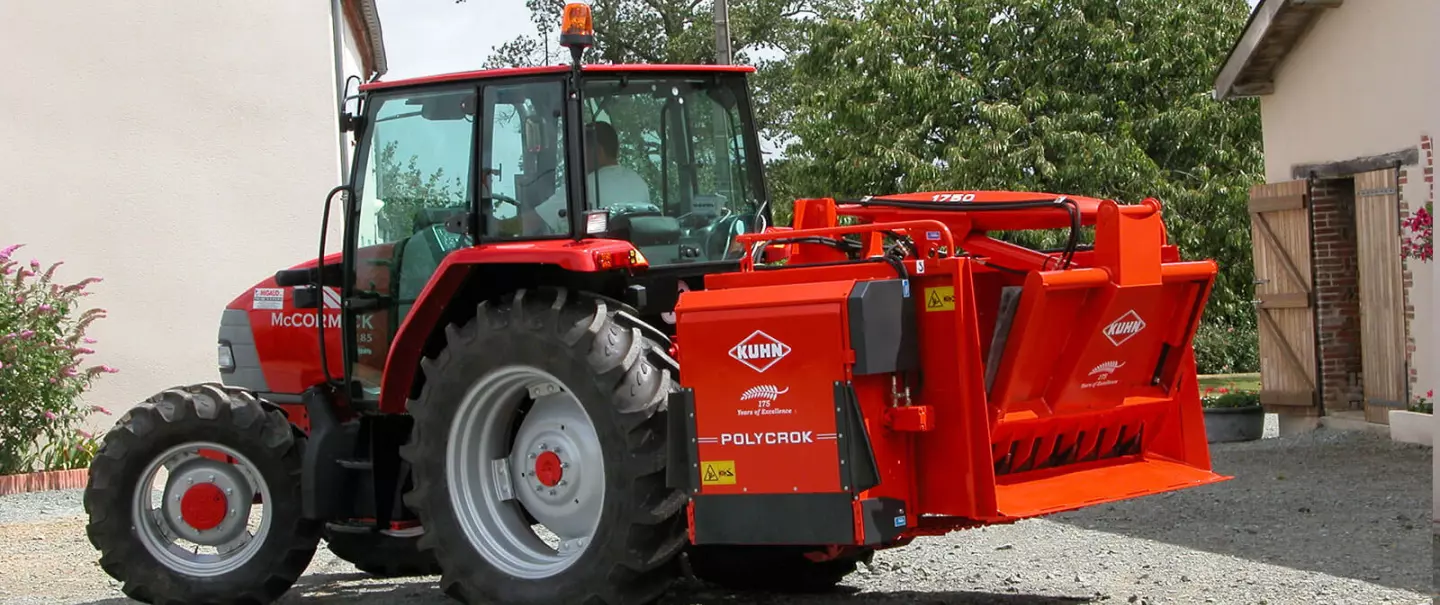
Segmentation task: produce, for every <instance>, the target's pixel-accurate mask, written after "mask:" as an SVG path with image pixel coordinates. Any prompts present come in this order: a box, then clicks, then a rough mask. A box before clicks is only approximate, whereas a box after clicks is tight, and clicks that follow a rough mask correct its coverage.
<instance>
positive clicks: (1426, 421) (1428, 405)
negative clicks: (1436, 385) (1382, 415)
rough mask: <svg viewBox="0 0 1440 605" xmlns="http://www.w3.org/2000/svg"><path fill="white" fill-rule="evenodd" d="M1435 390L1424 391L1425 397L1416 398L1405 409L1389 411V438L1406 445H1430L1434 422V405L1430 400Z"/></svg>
mask: <svg viewBox="0 0 1440 605" xmlns="http://www.w3.org/2000/svg"><path fill="white" fill-rule="evenodd" d="M1434 396H1435V390H1434V389H1431V390H1429V391H1425V396H1423V397H1416V398H1415V400H1414V401H1412V402H1411V403H1410V405H1409V406H1407V407H1406V409H1403V410H1390V438H1391V439H1393V440H1395V441H1404V442H1406V443H1418V444H1421V445H1427V446H1428V445H1432V435H1433V431H1434V430H1435V429H1434V426H1435V424H1434V420H1435V416H1434V414H1435V403H1434V401H1432V400H1431V398H1432V397H1434Z"/></svg>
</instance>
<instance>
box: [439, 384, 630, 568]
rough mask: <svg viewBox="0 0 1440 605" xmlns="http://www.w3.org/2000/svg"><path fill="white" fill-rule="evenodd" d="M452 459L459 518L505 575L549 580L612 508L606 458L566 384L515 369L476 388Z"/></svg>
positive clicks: (458, 423) (464, 405)
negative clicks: (609, 506)
mask: <svg viewBox="0 0 1440 605" xmlns="http://www.w3.org/2000/svg"><path fill="white" fill-rule="evenodd" d="M530 401H533V404H532V405H531V406H530V408H529V410H528V411H524V420H523V421H521V422H520V425H519V427H518V429H517V428H516V427H515V419H516V417H517V414H520V413H521V412H522V406H523V405H524V404H525V403H528V402H530ZM446 456H447V459H446V469H447V470H446V479H447V481H448V483H449V487H450V504H451V506H452V507H453V509H454V511H455V513H456V518H457V519H458V520H459V521H460V526H461V528H462V529H463V530H464V532H465V537H466V538H468V539H469V541H470V544H471V545H473V546H474V547H475V548H476V550H478V551H479V553H480V555H481V556H483V557H485V559H486V560H488V561H489V562H490V563H491V564H492V565H494V566H495V567H497V568H498V569H499V570H501V571H503V572H504V573H507V574H509V575H511V576H514V577H519V578H526V579H541V578H546V577H550V576H553V575H555V574H557V573H560V572H562V571H564V570H565V569H567V568H569V567H570V565H572V564H573V563H574V562H575V560H576V559H578V558H579V557H580V556H581V555H583V554H584V553H585V552H586V551H587V550H588V549H589V546H590V542H591V540H592V538H593V537H594V534H595V530H596V528H597V527H598V526H599V523H600V511H601V508H602V507H603V505H604V502H605V463H604V455H603V452H602V450H601V448H600V439H599V436H598V435H597V434H596V432H595V427H594V424H593V422H592V421H591V419H590V416H589V414H587V413H586V412H585V409H584V407H583V406H581V404H580V401H579V399H577V398H576V397H575V395H574V394H573V393H571V392H570V391H569V390H568V389H566V388H565V385H564V383H562V382H561V381H560V380H559V379H557V378H555V377H554V376H552V375H550V374H549V373H547V372H544V371H542V370H539V369H536V368H532V367H525V366H509V367H505V368H500V369H498V370H495V371H492V372H490V373H489V374H487V375H485V376H484V377H482V378H481V379H480V380H478V381H476V383H475V384H474V385H472V386H471V388H470V390H469V391H467V392H466V393H465V396H464V398H463V399H462V400H461V401H460V406H459V409H458V412H457V413H456V416H455V422H454V423H453V424H451V425H450V435H449V439H448V447H447V452H446ZM526 513H529V515H530V517H533V518H534V519H535V520H536V521H537V522H538V525H539V526H540V527H536V526H532V525H531V523H530V521H529V520H528V519H527V518H526Z"/></svg>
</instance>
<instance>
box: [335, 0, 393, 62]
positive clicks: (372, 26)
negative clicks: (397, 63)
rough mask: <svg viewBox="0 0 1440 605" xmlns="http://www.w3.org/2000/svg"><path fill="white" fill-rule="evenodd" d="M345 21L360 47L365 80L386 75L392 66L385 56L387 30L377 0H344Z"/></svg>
mask: <svg viewBox="0 0 1440 605" xmlns="http://www.w3.org/2000/svg"><path fill="white" fill-rule="evenodd" d="M344 8H345V23H346V25H348V26H349V28H350V35H351V36H353V37H354V38H355V40H356V46H358V47H359V49H360V63H361V68H362V69H364V71H365V77H364V78H363V79H365V80H367V81H368V80H373V79H375V78H378V77H380V76H383V75H385V73H386V72H388V71H389V70H390V66H389V64H388V62H387V60H386V57H385V32H384V30H383V29H382V28H381V26H380V11H379V9H377V8H376V7H375V0H344Z"/></svg>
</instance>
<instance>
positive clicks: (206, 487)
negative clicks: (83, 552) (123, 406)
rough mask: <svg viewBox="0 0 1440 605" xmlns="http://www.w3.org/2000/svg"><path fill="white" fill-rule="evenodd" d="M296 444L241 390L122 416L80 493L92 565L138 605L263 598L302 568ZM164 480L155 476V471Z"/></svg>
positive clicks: (279, 416)
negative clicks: (94, 552)
mask: <svg viewBox="0 0 1440 605" xmlns="http://www.w3.org/2000/svg"><path fill="white" fill-rule="evenodd" d="M303 450H304V438H303V437H301V436H299V435H297V434H296V433H295V431H293V430H292V427H291V425H290V423H289V421H288V420H286V418H285V415H284V414H283V413H281V412H280V411H278V410H276V409H272V408H267V407H266V406H265V405H264V404H262V403H261V402H260V400H258V399H256V398H255V397H254V396H253V395H251V394H250V393H248V392H246V391H243V390H239V389H233V388H228V387H224V386H221V385H219V384H201V385H194V386H187V387H180V388H173V389H168V390H165V391H163V392H161V393H160V394H158V395H156V396H154V397H151V398H150V399H149V400H147V401H145V402H144V403H141V404H140V405H138V406H136V407H135V408H133V409H131V410H130V411H129V412H128V413H126V414H125V416H124V417H122V418H121V419H120V421H119V422H118V423H117V424H116V426H115V427H114V428H113V429H112V430H111V431H110V432H109V433H108V434H107V435H106V436H105V440H104V443H103V445H102V446H101V447H100V450H99V452H97V453H96V456H95V460H94V461H93V462H92V463H91V465H90V478H89V484H88V485H87V486H86V488H85V512H86V513H87V514H88V515H89V516H90V522H89V525H88V526H87V527H86V533H87V534H88V535H89V538H90V543H91V544H93V545H94V546H95V548H97V549H99V550H100V567H101V568H102V569H104V570H105V572H106V573H108V574H109V575H110V576H111V577H113V578H115V579H116V580H119V581H120V582H121V583H122V586H121V590H122V591H123V592H124V593H125V594H126V595H127V596H129V597H130V598H132V599H135V600H136V601H141V602H144V603H164V604H170V603H213V604H229V603H236V604H239V603H268V602H271V601H274V600H275V599H277V598H279V597H280V596H281V595H282V594H283V593H285V592H286V591H287V590H289V589H290V587H291V586H292V585H293V584H294V583H295V581H296V580H297V579H298V578H299V577H300V574H302V573H304V571H305V568H306V567H307V566H308V565H309V564H310V560H311V558H312V557H313V556H314V554H315V548H316V546H317V544H318V542H319V538H320V536H319V527H318V526H317V525H316V524H314V523H312V522H308V521H306V520H304V519H303V518H302V516H301V507H300V502H301V495H300V472H301V452H302V451H303ZM162 475H163V476H165V477H164V478H163V479H162V478H161V476H162Z"/></svg>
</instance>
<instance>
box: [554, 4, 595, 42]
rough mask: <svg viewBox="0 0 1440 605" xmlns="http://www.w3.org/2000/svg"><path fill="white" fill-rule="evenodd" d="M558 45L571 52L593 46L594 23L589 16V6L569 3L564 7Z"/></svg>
mask: <svg viewBox="0 0 1440 605" xmlns="http://www.w3.org/2000/svg"><path fill="white" fill-rule="evenodd" d="M560 44H561V45H563V46H565V47H567V48H569V49H570V50H571V51H575V50H580V49H585V48H588V47H590V46H591V45H593V44H595V22H594V19H593V17H592V16H591V14H590V5H589V4H585V3H583V2H571V3H569V4H566V5H565V13H564V17H563V18H562V21H561V30H560Z"/></svg>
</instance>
